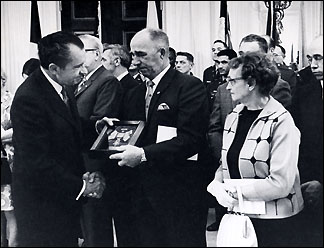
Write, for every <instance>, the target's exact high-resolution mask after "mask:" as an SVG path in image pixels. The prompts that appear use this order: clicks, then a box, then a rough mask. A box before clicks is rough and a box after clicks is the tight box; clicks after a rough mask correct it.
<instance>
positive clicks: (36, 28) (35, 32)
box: [30, 1, 42, 58]
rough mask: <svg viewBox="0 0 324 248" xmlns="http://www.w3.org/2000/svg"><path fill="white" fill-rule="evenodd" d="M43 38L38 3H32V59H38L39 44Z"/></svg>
mask: <svg viewBox="0 0 324 248" xmlns="http://www.w3.org/2000/svg"><path fill="white" fill-rule="evenodd" d="M41 38H42V34H41V27H40V22H39V15H38V7H37V1H31V22H30V57H31V58H38V52H37V51H38V49H37V43H38V41H39V40H40V39H41Z"/></svg>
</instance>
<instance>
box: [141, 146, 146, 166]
mask: <svg viewBox="0 0 324 248" xmlns="http://www.w3.org/2000/svg"><path fill="white" fill-rule="evenodd" d="M145 161H147V159H146V156H145V151H144V149H143V148H142V157H141V163H142V162H145Z"/></svg>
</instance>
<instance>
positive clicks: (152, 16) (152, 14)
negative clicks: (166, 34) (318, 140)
mask: <svg viewBox="0 0 324 248" xmlns="http://www.w3.org/2000/svg"><path fill="white" fill-rule="evenodd" d="M146 27H147V28H159V19H158V13H157V9H156V4H155V1H148V2H147V18H146Z"/></svg>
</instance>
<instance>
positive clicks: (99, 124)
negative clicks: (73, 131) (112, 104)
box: [96, 117, 119, 133]
mask: <svg viewBox="0 0 324 248" xmlns="http://www.w3.org/2000/svg"><path fill="white" fill-rule="evenodd" d="M114 121H119V119H117V118H108V117H104V118H102V119H101V120H97V122H96V131H97V133H100V132H101V130H102V129H103V128H104V126H105V125H108V126H111V127H113V126H114Z"/></svg>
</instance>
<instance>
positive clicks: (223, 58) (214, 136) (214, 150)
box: [207, 49, 237, 231]
mask: <svg viewBox="0 0 324 248" xmlns="http://www.w3.org/2000/svg"><path fill="white" fill-rule="evenodd" d="M236 57H237V54H236V52H235V51H234V50H232V49H224V50H221V51H219V52H218V54H217V61H218V62H217V63H218V71H219V75H220V77H219V79H221V81H220V82H219V85H222V84H224V83H225V81H226V79H227V74H228V71H229V67H228V63H229V62H230V60H231V59H233V58H236ZM220 88H221V87H218V89H220ZM222 88H223V87H222ZM218 89H217V90H216V97H215V96H214V97H213V98H215V99H213V100H212V102H209V104H210V106H212V107H213V109H211V112H212V114H211V116H210V119H209V121H210V122H209V128H208V133H207V134H208V136H207V137H208V145H209V147H210V151H211V155H212V158H213V164H214V165H215V171H216V170H217V169H218V167H219V163H220V158H221V156H220V155H221V148H222V136H223V129H224V123H225V118H226V115H227V114H228V113H229V112H230V111H231V110H232V109H230V110H229V111H228V112H227V111H226V112H225V114H224V112H223V111H222V108H221V106H220V105H221V104H226V103H228V101H226V102H225V101H224V102H223V101H220V97H219V94H221V92H220V91H219V90H218ZM226 91H227V90H226ZM226 93H228V91H227V92H226ZM226 95H227V97H226V98H227V99H228V100H230V101H231V96H230V94H226ZM222 100H223V99H222ZM214 101H215V103H214ZM216 101H217V103H216ZM213 103H214V104H213ZM212 104H213V105H212ZM230 106H231V107H232V104H231V105H230ZM213 198H214V197H213ZM214 200H215V198H214ZM215 201H216V200H215ZM215 213H216V221H215V222H214V223H212V224H211V225H209V226H208V227H207V231H217V230H218V227H219V223H220V221H221V219H222V217H223V215H224V214H225V213H226V209H225V208H224V207H223V206H221V205H220V204H219V203H218V202H217V201H216V202H215Z"/></svg>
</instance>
